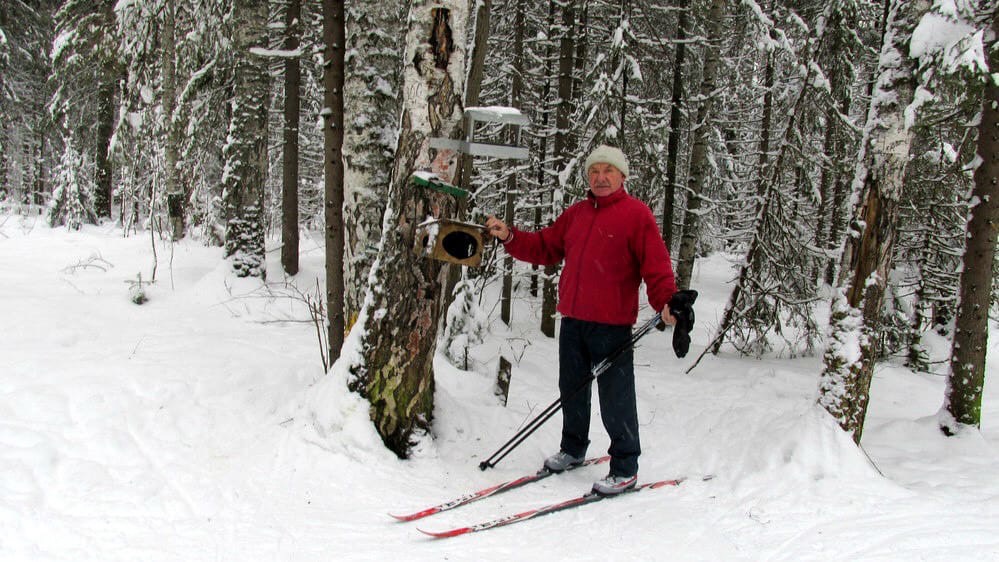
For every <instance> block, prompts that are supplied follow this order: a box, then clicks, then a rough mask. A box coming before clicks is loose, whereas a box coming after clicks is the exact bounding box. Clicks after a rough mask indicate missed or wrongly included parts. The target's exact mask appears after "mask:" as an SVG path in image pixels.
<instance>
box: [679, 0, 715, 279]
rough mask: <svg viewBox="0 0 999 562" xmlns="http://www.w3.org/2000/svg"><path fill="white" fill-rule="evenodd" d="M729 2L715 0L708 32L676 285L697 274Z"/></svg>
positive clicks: (711, 174)
mask: <svg viewBox="0 0 999 562" xmlns="http://www.w3.org/2000/svg"><path fill="white" fill-rule="evenodd" d="M724 19H725V1H724V0H712V2H711V11H710V14H709V15H708V22H707V26H706V27H707V31H708V40H709V43H708V44H707V45H705V55H704V69H703V71H702V73H701V74H702V77H701V89H700V96H699V98H700V104H699V105H698V106H697V120H696V121H695V123H694V127H695V129H694V141H693V151H692V152H691V155H690V178H689V180H688V182H687V185H688V188H687V212H686V214H685V215H684V219H683V234H682V235H681V237H680V251H679V252H678V253H677V258H676V286H677V287H679V288H681V289H686V288H688V287H690V278H691V276H692V275H693V272H694V259H695V257H696V253H697V236H698V231H699V230H700V228H699V225H700V208H701V194H702V193H703V192H704V189H705V187H706V186H707V183H708V182H709V181H711V177H712V176H713V175H714V174H713V171H712V163H711V159H710V158H709V154H708V144H709V143H710V142H711V131H712V130H713V127H712V126H711V125H710V120H711V105H712V102H713V101H714V96H715V87H716V85H717V82H716V80H717V74H718V71H719V68H720V67H721V63H720V57H721V53H720V52H719V51H720V47H719V46H718V44H717V43H718V42H720V41H721V37H722V30H723V29H724V23H725V21H724Z"/></svg>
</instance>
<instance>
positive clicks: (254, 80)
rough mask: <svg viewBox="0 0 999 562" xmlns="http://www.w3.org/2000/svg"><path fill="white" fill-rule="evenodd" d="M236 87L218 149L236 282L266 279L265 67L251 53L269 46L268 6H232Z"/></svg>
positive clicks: (255, 0)
mask: <svg viewBox="0 0 999 562" xmlns="http://www.w3.org/2000/svg"><path fill="white" fill-rule="evenodd" d="M233 20H234V21H233V41H232V43H233V49H234V51H235V58H236V64H235V77H236V80H235V87H234V94H235V95H234V99H233V102H232V106H233V109H232V118H231V120H230V122H229V142H228V143H227V144H226V146H225V147H223V149H222V154H223V158H224V160H225V169H224V172H223V176H222V187H223V191H222V199H223V202H224V205H225V212H226V231H225V256H226V257H231V258H232V266H233V270H234V271H235V273H236V275H237V276H238V277H251V276H252V277H261V278H263V277H265V276H266V272H267V268H266V262H265V255H264V218H265V217H264V189H265V185H266V181H267V106H268V104H267V98H268V88H269V80H268V75H267V62H266V61H265V60H264V59H263V58H262V57H258V56H256V55H254V54H252V53H251V52H250V49H251V48H253V47H258V48H265V47H266V46H267V0H235V2H234V4H233Z"/></svg>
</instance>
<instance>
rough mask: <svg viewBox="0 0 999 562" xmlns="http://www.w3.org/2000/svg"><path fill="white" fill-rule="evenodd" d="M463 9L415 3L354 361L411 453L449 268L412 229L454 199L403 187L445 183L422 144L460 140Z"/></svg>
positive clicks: (386, 432)
mask: <svg viewBox="0 0 999 562" xmlns="http://www.w3.org/2000/svg"><path fill="white" fill-rule="evenodd" d="M467 20H468V2H467V1H463V0H446V1H443V2H435V3H434V4H431V5H427V4H422V5H419V6H414V7H413V8H412V13H411V15H410V18H409V21H410V27H409V30H408V32H407V37H406V51H405V57H404V60H405V61H406V67H405V69H404V78H403V89H402V92H403V96H404V98H403V110H402V117H401V119H400V125H401V130H400V131H399V141H398V146H397V148H396V157H395V161H394V163H393V167H392V182H391V184H390V188H389V194H388V198H387V205H386V210H385V219H384V220H383V221H382V224H383V230H382V236H381V241H380V251H379V255H378V258H377V260H376V263H375V264H374V265H373V266H372V273H371V275H370V279H371V284H370V285H369V287H368V292H369V297H368V298H367V299H366V301H365V305H364V308H363V309H362V312H361V315H360V317H359V318H358V323H361V322H362V321H363V335H362V336H361V338H360V347H361V348H360V355H361V357H360V362H359V363H357V364H354V365H351V372H352V379H351V381H350V387H351V389H352V390H355V391H358V392H360V393H361V394H362V395H363V396H365V397H366V398H367V399H368V400H369V401H370V402H371V417H372V420H373V421H374V424H375V427H376V429H377V430H378V433H379V434H380V435H381V437H382V439H383V440H384V442H385V444H386V446H387V447H388V448H389V449H391V450H392V451H394V452H395V453H396V454H397V455H399V456H400V457H405V456H407V455H408V452H409V449H410V447H411V446H412V444H413V442H414V440H415V438H416V435H417V434H419V433H421V432H424V431H426V430H427V429H428V428H429V427H430V423H431V420H432V416H433V392H434V372H433V357H434V352H435V349H436V344H437V335H438V331H439V325H440V322H439V321H438V320H439V318H440V313H441V305H442V303H443V302H444V299H443V294H442V293H443V288H444V283H445V281H446V271H447V268H446V267H444V266H443V265H442V262H439V261H437V260H433V259H429V258H428V257H426V256H425V252H424V251H423V248H425V247H426V242H427V240H423V239H418V236H417V234H418V232H417V226H418V225H419V224H420V223H422V222H424V221H425V220H427V219H430V218H447V217H450V216H453V213H454V210H455V207H456V205H455V201H454V198H453V197H452V196H450V195H447V194H444V193H440V192H437V191H434V190H430V189H423V188H418V187H415V186H414V185H413V184H412V183H411V182H410V177H411V176H412V174H413V172H414V171H416V170H421V169H429V170H430V171H432V172H433V173H436V174H437V176H438V177H440V178H441V179H442V180H444V181H445V182H448V183H450V182H451V180H452V174H453V172H454V168H455V166H456V165H457V155H456V154H455V153H453V152H451V151H440V152H437V151H431V149H430V148H429V146H428V138H429V137H449V138H455V137H457V136H458V135H460V133H461V115H462V108H461V94H462V92H463V89H464V88H463V86H464V80H465V60H464V54H465V52H466V51H465V44H464V43H465V40H466V31H467V30H466V27H467V25H468V24H467Z"/></svg>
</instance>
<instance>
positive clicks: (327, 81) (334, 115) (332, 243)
mask: <svg viewBox="0 0 999 562" xmlns="http://www.w3.org/2000/svg"><path fill="white" fill-rule="evenodd" d="M345 26H346V22H345V20H344V0H323V43H324V45H325V46H324V50H323V60H324V62H325V64H324V70H323V90H324V94H323V110H322V115H323V124H324V128H323V172H324V175H325V179H324V184H325V193H324V198H325V202H326V203H325V205H324V208H325V213H324V215H325V219H326V316H327V319H328V321H329V323H328V329H327V335H326V342H327V345H328V346H329V349H328V357H329V361H330V364H333V362H334V361H336V360H337V359H338V358H339V357H340V348H342V347H343V338H344V330H345V328H346V326H345V319H344V306H343V303H344V296H343V285H344V274H343V256H344V227H343V201H344V187H343V182H344V162H343V136H344V131H343V117H344V115H343V84H344V57H345V56H346V42H347V38H346V27H345ZM296 228H297V225H296Z"/></svg>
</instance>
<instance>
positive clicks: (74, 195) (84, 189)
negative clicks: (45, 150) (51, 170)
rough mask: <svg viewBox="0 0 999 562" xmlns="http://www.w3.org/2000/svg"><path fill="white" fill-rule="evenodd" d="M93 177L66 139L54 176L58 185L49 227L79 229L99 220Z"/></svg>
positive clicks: (52, 204)
mask: <svg viewBox="0 0 999 562" xmlns="http://www.w3.org/2000/svg"><path fill="white" fill-rule="evenodd" d="M92 178H93V174H91V173H90V166H88V163H87V161H86V158H85V157H84V156H83V155H82V154H80V153H79V152H78V151H77V150H76V149H75V148H74V147H73V145H72V144H70V143H69V142H67V143H66V149H65V150H63V153H62V159H61V160H60V162H59V165H58V166H57V167H56V169H55V177H54V178H53V183H54V185H55V188H54V189H53V190H52V198H51V199H50V200H49V208H48V212H47V219H48V223H49V225H50V226H62V225H66V226H67V227H69V228H71V229H73V230H79V229H80V227H81V226H83V224H84V223H88V224H96V223H97V214H96V213H95V212H94V190H95V186H94V183H93V179H92Z"/></svg>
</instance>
